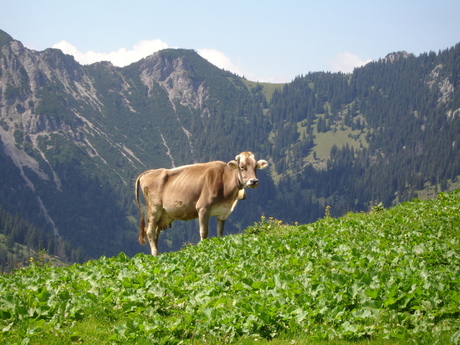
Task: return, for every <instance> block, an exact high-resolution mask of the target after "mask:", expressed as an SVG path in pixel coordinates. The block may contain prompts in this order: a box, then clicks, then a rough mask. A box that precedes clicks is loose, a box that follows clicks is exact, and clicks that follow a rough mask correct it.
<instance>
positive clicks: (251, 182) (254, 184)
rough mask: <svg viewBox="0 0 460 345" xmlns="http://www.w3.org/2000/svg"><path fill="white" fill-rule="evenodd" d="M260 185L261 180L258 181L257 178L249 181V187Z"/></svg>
mask: <svg viewBox="0 0 460 345" xmlns="http://www.w3.org/2000/svg"><path fill="white" fill-rule="evenodd" d="M258 184H259V180H258V179H256V178H251V179H249V181H248V186H249V187H255V186H257V185H258Z"/></svg>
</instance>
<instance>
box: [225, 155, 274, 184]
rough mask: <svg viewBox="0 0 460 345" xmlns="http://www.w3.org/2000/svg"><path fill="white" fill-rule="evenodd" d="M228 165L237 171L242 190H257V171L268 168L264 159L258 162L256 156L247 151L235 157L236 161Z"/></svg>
mask: <svg viewBox="0 0 460 345" xmlns="http://www.w3.org/2000/svg"><path fill="white" fill-rule="evenodd" d="M227 165H228V166H229V167H230V168H232V169H235V170H236V171H237V175H238V185H239V187H240V188H246V187H249V188H256V187H257V186H259V180H258V179H257V175H256V171H257V169H264V168H266V167H267V166H268V163H267V161H265V160H263V159H261V160H259V161H256V159H255V158H254V154H253V153H251V152H247V151H246V152H241V153H240V154H239V155H238V156H236V157H235V160H233V161H230V162H228V163H227Z"/></svg>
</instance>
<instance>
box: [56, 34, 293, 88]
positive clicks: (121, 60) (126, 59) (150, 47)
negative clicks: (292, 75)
mask: <svg viewBox="0 0 460 345" xmlns="http://www.w3.org/2000/svg"><path fill="white" fill-rule="evenodd" d="M53 48H57V49H60V50H62V51H63V52H64V53H65V54H69V55H72V56H73V57H74V58H75V60H77V61H78V62H79V63H81V64H83V65H87V64H91V63H94V62H98V61H110V62H111V63H113V64H114V65H115V66H118V67H124V66H127V65H129V64H131V63H133V62H136V61H139V60H140V59H142V58H144V57H146V56H148V55H151V54H153V53H155V52H157V51H159V50H162V49H166V48H169V46H168V44H167V43H165V42H163V41H161V40H159V39H155V40H145V41H140V42H139V43H138V44H136V45H135V46H134V47H133V48H132V49H130V50H128V49H125V48H120V49H118V50H115V51H112V52H109V53H101V52H94V51H88V52H85V53H83V52H81V51H79V50H78V49H77V48H76V47H75V46H74V45H72V44H71V43H69V42H67V41H61V42H59V43H56V44H54V45H53ZM198 54H200V55H201V57H203V58H204V59H206V60H208V61H209V62H210V63H212V64H213V65H215V66H217V67H219V68H221V69H225V70H227V71H230V72H232V73H235V74H237V75H239V76H242V77H246V78H247V79H249V80H253V81H266V82H285V79H286V77H283V76H279V77H275V78H259V77H258V76H256V75H255V74H254V73H252V72H250V71H245V70H244V69H243V68H242V67H241V64H240V63H235V62H233V61H232V60H231V59H230V58H229V57H227V56H226V55H225V54H224V53H222V52H220V51H218V50H216V49H199V50H198Z"/></svg>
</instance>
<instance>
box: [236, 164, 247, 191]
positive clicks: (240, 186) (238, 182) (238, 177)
mask: <svg viewBox="0 0 460 345" xmlns="http://www.w3.org/2000/svg"><path fill="white" fill-rule="evenodd" d="M241 180H242V177H241V171H240V170H239V169H238V170H237V171H236V187H237V188H238V190H241V189H244V187H246V185H245V184H244V183H243V182H241Z"/></svg>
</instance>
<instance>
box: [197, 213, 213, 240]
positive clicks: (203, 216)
mask: <svg viewBox="0 0 460 345" xmlns="http://www.w3.org/2000/svg"><path fill="white" fill-rule="evenodd" d="M209 217H210V212H209V211H208V210H206V209H200V210H198V218H199V222H200V237H201V240H204V239H205V238H207V237H208V229H209Z"/></svg>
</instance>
